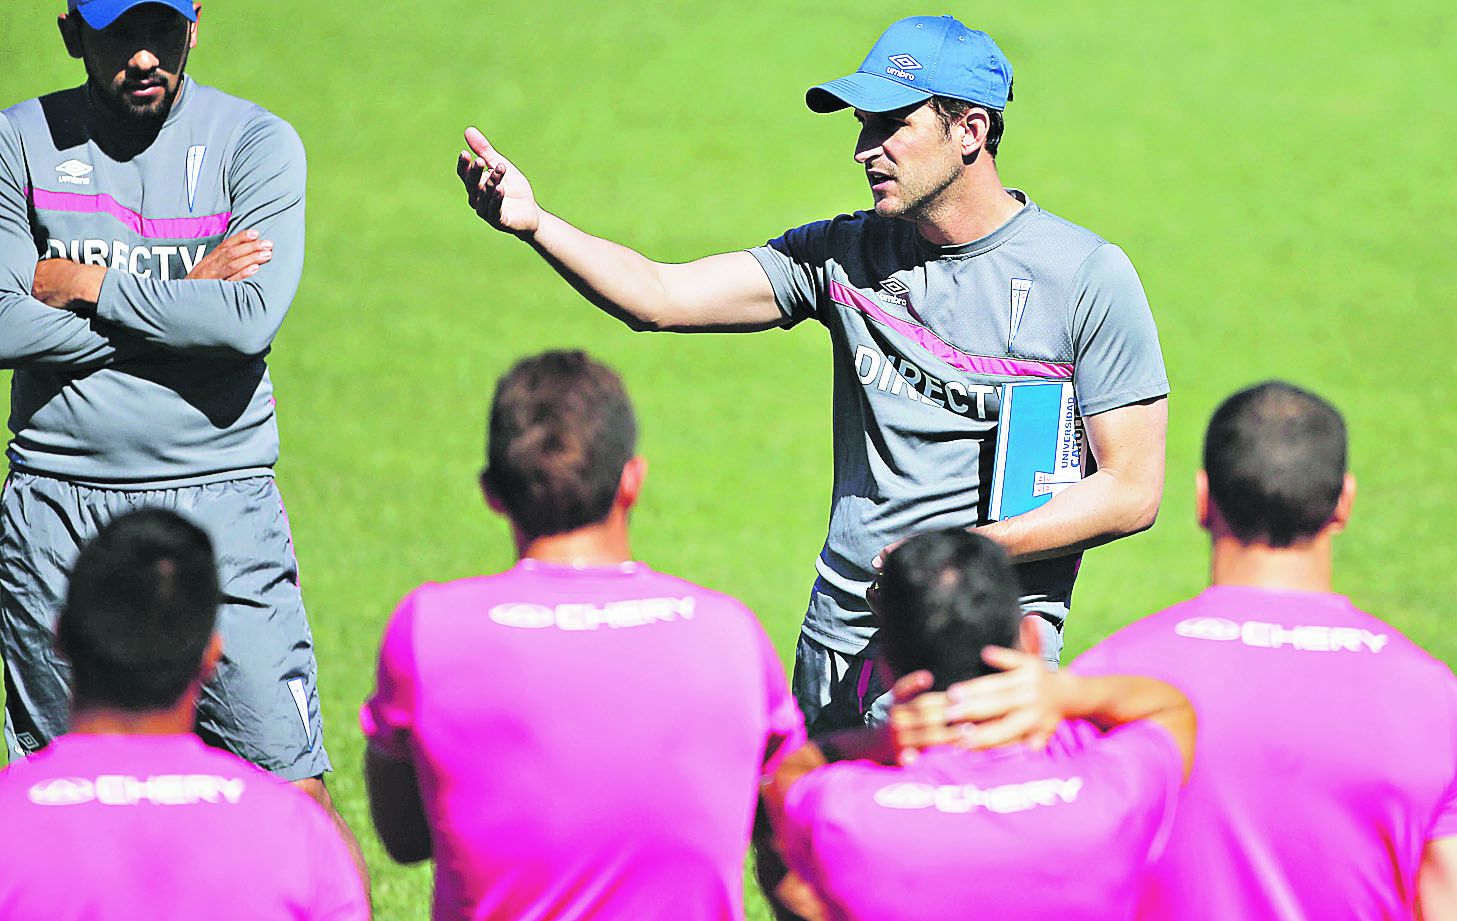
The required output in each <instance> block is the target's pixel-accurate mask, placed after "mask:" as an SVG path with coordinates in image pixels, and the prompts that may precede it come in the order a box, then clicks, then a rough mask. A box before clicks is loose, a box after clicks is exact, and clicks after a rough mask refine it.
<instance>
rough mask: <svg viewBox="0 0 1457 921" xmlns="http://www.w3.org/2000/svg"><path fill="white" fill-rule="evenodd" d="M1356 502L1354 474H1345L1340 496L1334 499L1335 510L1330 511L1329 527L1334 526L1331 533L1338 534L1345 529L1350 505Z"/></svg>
mask: <svg viewBox="0 0 1457 921" xmlns="http://www.w3.org/2000/svg"><path fill="white" fill-rule="evenodd" d="M1355 504H1356V475H1355V474H1354V473H1348V474H1346V478H1345V479H1344V480H1342V481H1341V496H1340V498H1339V499H1337V500H1336V510H1335V511H1334V512H1332V513H1331V523H1330V525H1329V527H1332V528H1334V531H1333V533H1336V534H1339V533H1340V532H1341V531H1344V530H1345V529H1346V523H1347V522H1349V521H1350V520H1351V506H1353V505H1355Z"/></svg>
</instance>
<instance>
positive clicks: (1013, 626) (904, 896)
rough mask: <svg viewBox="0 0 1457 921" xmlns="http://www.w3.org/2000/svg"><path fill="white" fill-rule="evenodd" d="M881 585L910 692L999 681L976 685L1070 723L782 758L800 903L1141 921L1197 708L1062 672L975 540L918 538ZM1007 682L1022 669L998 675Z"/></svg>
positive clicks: (996, 553) (854, 743)
mask: <svg viewBox="0 0 1457 921" xmlns="http://www.w3.org/2000/svg"><path fill="white" fill-rule="evenodd" d="M879 585H880V587H879V598H878V600H877V601H876V610H877V611H878V612H879V613H880V621H881V633H880V636H881V648H882V651H883V654H884V656H885V660H886V663H887V664H888V666H889V667H890V669H891V671H892V672H893V673H894V674H895V675H896V676H897V677H898V678H901V677H904V676H907V675H910V674H912V673H915V672H917V670H925V671H926V672H929V676H928V677H929V680H930V684H931V687H932V689H933V690H940V689H944V688H945V687H946V686H947V685H948V684H950V683H952V682H956V681H963V680H967V679H971V678H975V677H976V676H979V675H986V677H981V678H979V679H978V680H977V681H973V682H972V686H973V692H974V695H975V696H978V698H979V697H980V696H982V695H984V696H986V697H988V698H990V699H992V700H993V701H1000V700H1002V699H1003V698H1008V697H1011V698H1015V697H1017V696H1018V695H1020V694H1021V693H1022V692H1024V691H1026V690H1028V689H1031V690H1033V691H1035V692H1036V693H1037V694H1039V695H1042V696H1045V697H1048V698H1050V699H1053V700H1055V701H1056V702H1057V705H1058V711H1059V712H1058V714H1057V717H1056V718H1055V719H1053V720H1051V721H1048V722H1044V723H1040V724H1037V725H1022V724H1018V723H1017V722H1016V720H1015V719H1014V718H1008V719H1003V720H1001V721H999V722H988V723H986V724H984V725H982V726H979V727H977V730H976V732H977V735H976V738H975V742H974V744H975V745H977V746H978V747H979V748H980V750H967V749H964V748H958V747H953V746H950V745H933V746H931V747H929V748H927V749H925V750H924V751H922V752H921V753H920V754H919V756H918V757H916V758H915V759H914V760H913V761H910V763H908V764H902V765H896V764H895V763H894V760H895V759H894V757H893V749H892V747H891V741H890V740H891V731H890V730H889V729H885V730H849V731H846V732H842V733H837V734H834V735H831V736H829V737H826V738H822V739H818V740H817V741H816V742H812V743H810V744H809V745H806V746H805V747H804V748H802V749H800V750H799V751H797V752H795V753H793V754H791V755H789V756H787V757H786V758H785V759H784V761H783V762H782V764H781V765H780V767H779V769H778V771H777V773H776V776H775V779H774V782H773V783H772V784H771V785H770V787H769V788H768V790H767V791H766V794H765V797H766V801H767V804H768V807H769V812H770V815H771V816H772V817H773V819H774V825H775V829H776V831H777V832H778V835H779V841H780V850H781V852H782V853H783V855H784V857H785V859H786V861H787V863H788V865H789V867H790V868H791V869H793V870H794V871H795V872H796V873H797V874H798V875H799V877H801V878H802V879H803V880H804V881H805V882H806V883H808V884H809V888H810V889H811V890H812V891H813V893H815V894H817V896H818V900H819V902H820V903H821V904H820V905H818V906H816V905H814V904H805V903H804V902H799V903H798V904H795V905H792V906H790V907H792V908H794V909H795V910H796V911H798V912H800V913H801V914H803V915H804V916H806V917H820V916H823V917H827V918H830V919H855V921H892V919H906V921H913V919H914V921H924V919H940V918H948V919H949V918H963V917H971V916H973V915H974V916H976V917H985V918H1020V919H1033V921H1036V919H1060V921H1080V919H1088V921H1092V919H1098V921H1109V919H1119V918H1129V917H1131V916H1132V911H1133V907H1134V904H1135V899H1136V895H1137V893H1138V890H1139V884H1140V882H1141V878H1142V875H1143V873H1144V872H1145V870H1146V867H1147V865H1148V864H1149V862H1150V861H1151V860H1152V859H1153V858H1154V857H1155V856H1156V855H1157V854H1158V853H1159V851H1160V850H1161V848H1162V846H1163V841H1164V839H1165V838H1166V837H1167V834H1168V829H1169V825H1170V823H1171V821H1172V818H1173V811H1174V803H1175V800H1176V798H1177V793H1178V789H1179V785H1180V782H1181V780H1182V778H1183V776H1184V772H1185V770H1186V769H1187V765H1188V763H1189V761H1190V759H1192V757H1193V746H1194V718H1193V712H1192V710H1190V708H1189V704H1188V701H1187V700H1185V699H1184V696H1183V695H1182V694H1180V693H1179V692H1178V691H1177V690H1175V689H1174V688H1173V687H1171V686H1169V685H1167V684H1164V683H1162V682H1159V681H1154V680H1151V679H1147V678H1123V677H1109V678H1097V679H1088V678H1078V677H1076V676H1073V675H1069V674H1067V673H1056V672H1052V671H1049V670H1048V669H1047V668H1046V666H1045V664H1044V663H1043V661H1042V659H1041V655H1040V654H1041V650H1040V649H1039V648H1038V644H1039V640H1040V637H1039V634H1038V632H1037V630H1036V628H1035V627H1032V626H1028V624H1027V622H1026V621H1024V619H1023V617H1022V616H1021V611H1020V608H1019V606H1018V602H1017V582H1016V578H1015V576H1014V575H1013V572H1012V570H1011V567H1010V565H1009V564H1008V562H1007V560H1006V556H1005V554H1004V553H1003V552H1002V551H1001V550H1000V549H999V548H998V547H997V546H996V545H995V544H994V543H993V542H992V541H990V540H988V539H987V538H985V537H982V536H980V535H978V534H973V533H969V532H966V531H964V530H960V529H953V530H949V531H940V532H932V533H927V534H922V535H919V536H917V537H913V538H911V539H910V540H908V541H906V542H905V543H904V544H902V545H900V546H899V547H898V548H896V549H895V550H893V551H892V552H891V553H890V554H889V555H888V557H887V559H886V561H885V566H884V568H883V570H882V575H881V577H880V582H879ZM1019 640H1020V641H1019ZM1016 646H1020V649H1021V651H1016V650H1014V649H1011V648H1006V647H1016ZM983 650H985V652H983ZM996 668H1004V669H1008V670H1009V671H1008V672H1007V673H1006V674H999V675H989V674H987V673H990V672H993V671H995V669H996ZM1062 717H1066V718H1068V719H1069V720H1070V722H1066V723H1061V718H1062ZM1059 723H1061V724H1060V725H1059ZM829 762H837V763H829ZM792 882H793V881H792V880H791V881H790V885H789V886H788V887H787V889H784V890H782V891H790V892H792V891H794V889H795V887H794V886H793V884H792ZM821 912H822V915H821Z"/></svg>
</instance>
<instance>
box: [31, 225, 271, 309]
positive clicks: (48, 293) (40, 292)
mask: <svg viewBox="0 0 1457 921" xmlns="http://www.w3.org/2000/svg"><path fill="white" fill-rule="evenodd" d="M272 258H273V241H272V240H262V239H259V234H258V231H256V230H243V231H239V232H238V233H235V234H233V235H232V236H231V237H228V238H227V239H226V240H224V241H223V242H221V243H219V244H218V245H217V246H215V247H213V248H212V250H211V251H209V252H208V253H207V255H205V256H203V257H202V258H201V259H199V260H198V262H197V265H195V266H193V267H192V271H190V272H188V273H187V276H186V279H184V280H194V281H195V280H198V279H220V280H222V281H242V280H243V279H245V278H251V277H252V276H253V275H254V274H255V273H257V271H258V269H259V267H260V266H262V265H264V264H265V263H267V262H268V260H270V259H272ZM107 271H108V269H107V267H106V266H104V265H88V264H85V263H80V262H72V261H71V260H69V259H43V260H41V261H40V262H37V263H36V266H35V279H34V280H33V281H32V282H31V289H30V293H31V296H32V297H34V298H35V299H36V300H38V301H41V302H42V303H44V304H47V305H49V306H51V307H59V308H61V309H62V310H69V311H71V312H72V313H79V314H83V315H84V314H90V313H91V312H92V311H94V310H95V309H96V300H97V298H99V297H100V296H101V283H102V281H103V280H104V279H105V277H106V273H107Z"/></svg>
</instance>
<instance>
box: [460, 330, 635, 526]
mask: <svg viewBox="0 0 1457 921" xmlns="http://www.w3.org/2000/svg"><path fill="white" fill-rule="evenodd" d="M636 447H637V420H636V419H635V417H634V416H633V412H632V403H631V402H630V401H629V400H628V398H627V391H626V390H625V389H624V388H623V386H622V379H621V378H619V377H618V376H617V373H616V372H615V371H613V370H612V369H611V368H609V367H607V366H606V365H604V364H601V363H599V362H596V361H593V360H592V359H591V358H589V357H588V356H587V354H586V353H585V352H580V351H571V352H565V351H558V352H544V353H543V354H541V355H537V356H535V357H532V358H527V359H524V360H523V361H521V362H519V363H518V364H517V365H516V366H515V367H513V368H512V369H511V370H510V371H508V372H507V373H506V375H505V376H504V377H502V378H501V380H500V381H499V382H498V383H497V384H496V396H495V399H494V400H493V401H492V403H491V421H490V432H489V435H488V439H487V446H486V470H485V484H486V487H487V488H488V489H489V490H490V491H491V494H492V495H493V496H495V497H496V499H497V500H499V501H500V502H501V504H502V505H503V506H505V508H506V512H507V514H508V515H509V516H510V517H511V520H512V522H514V523H515V525H516V527H518V528H520V529H521V531H522V532H523V533H525V534H529V535H532V536H535V537H544V536H547V535H551V534H563V533H565V532H567V531H574V530H576V529H578V528H582V527H586V526H587V525H591V524H596V523H597V522H600V521H602V520H603V519H605V518H606V517H607V514H608V512H610V511H611V510H612V503H613V499H614V498H615V497H616V495H617V487H618V483H619V482H620V480H621V478H622V469H623V467H624V466H626V464H627V462H628V461H629V460H631V459H632V456H633V452H634V451H635V450H636Z"/></svg>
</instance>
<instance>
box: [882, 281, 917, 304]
mask: <svg viewBox="0 0 1457 921" xmlns="http://www.w3.org/2000/svg"><path fill="white" fill-rule="evenodd" d="M875 293H876V294H877V295H878V296H879V297H880V299H881V300H883V301H889V302H890V303H892V304H894V305H896V306H897V307H900V308H901V309H903V310H910V309H911V289H910V288H907V287H906V285H905V282H903V281H900V280H898V279H895V278H887V279H886V280H885V281H882V282H880V290H879V291H877V292H875Z"/></svg>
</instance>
